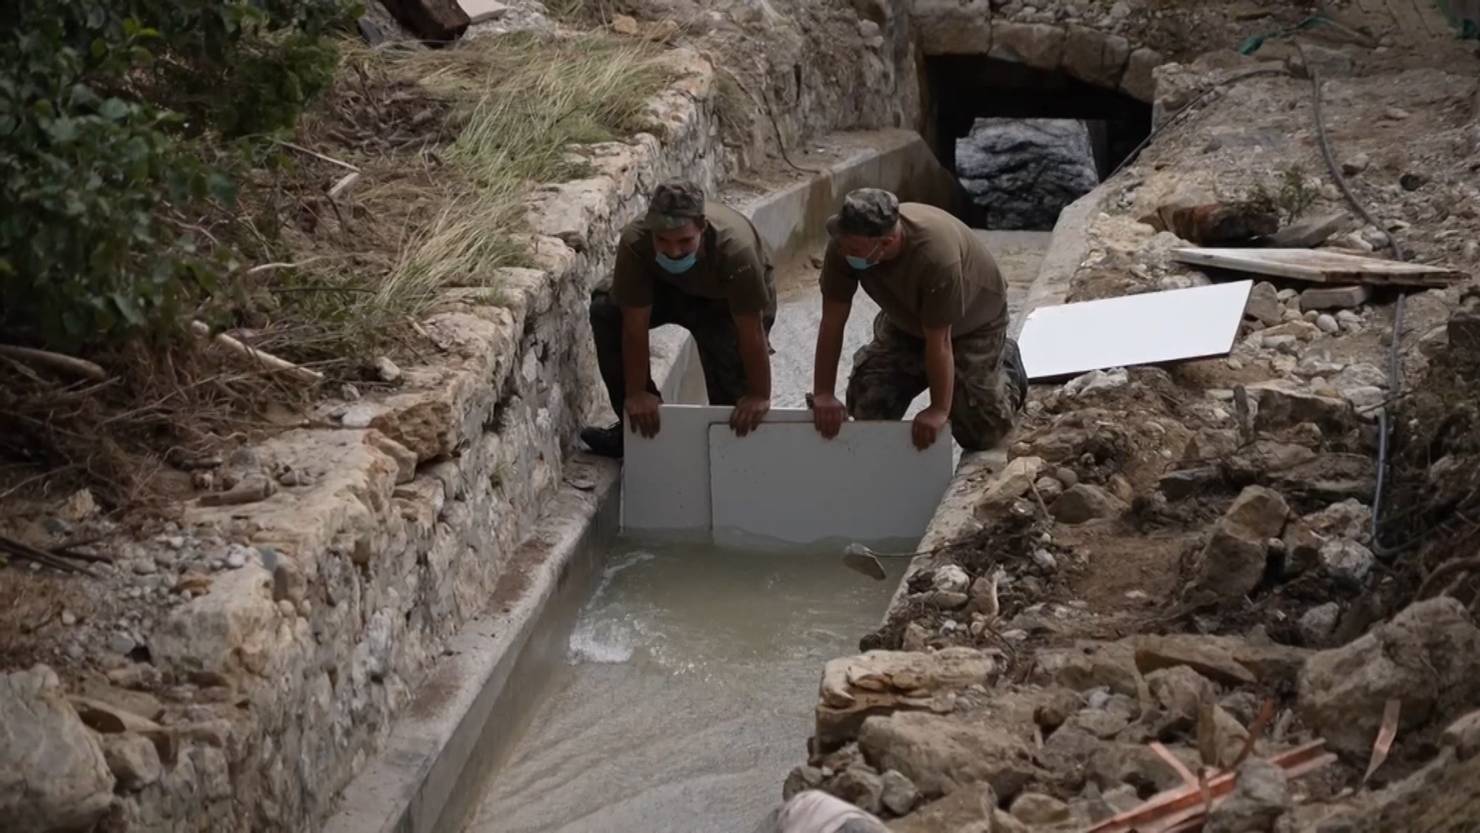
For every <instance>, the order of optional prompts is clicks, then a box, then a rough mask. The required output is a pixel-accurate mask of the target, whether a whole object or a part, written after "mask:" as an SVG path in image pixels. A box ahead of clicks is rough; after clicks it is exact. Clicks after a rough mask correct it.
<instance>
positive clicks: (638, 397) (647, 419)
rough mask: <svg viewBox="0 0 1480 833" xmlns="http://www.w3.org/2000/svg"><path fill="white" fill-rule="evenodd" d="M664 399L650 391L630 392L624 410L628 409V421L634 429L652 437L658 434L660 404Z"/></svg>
mask: <svg viewBox="0 0 1480 833" xmlns="http://www.w3.org/2000/svg"><path fill="white" fill-rule="evenodd" d="M662 404H663V400H661V399H659V398H658V397H657V396H654V395H653V394H652V393H649V392H648V391H640V392H638V393H634V394H629V395H628V397H627V403H626V406H625V408H624V410H626V411H627V422H628V424H630V425H631V426H632V430H634V431H636V432H637V433H639V434H641V435H643V436H644V437H648V438H652V437H656V436H657V435H658V406H660V405H662Z"/></svg>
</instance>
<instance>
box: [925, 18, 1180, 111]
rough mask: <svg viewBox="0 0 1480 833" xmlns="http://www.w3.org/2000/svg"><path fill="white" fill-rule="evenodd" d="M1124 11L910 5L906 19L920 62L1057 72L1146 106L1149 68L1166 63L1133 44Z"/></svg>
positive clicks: (1150, 91)
mask: <svg viewBox="0 0 1480 833" xmlns="http://www.w3.org/2000/svg"><path fill="white" fill-rule="evenodd" d="M1127 8H1128V9H1129V7H1127ZM1130 14H1132V12H1130V11H1127V12H1126V13H1125V14H1118V15H1117V14H1115V13H1113V12H1105V13H1103V14H1099V13H1096V11H1095V10H1094V9H1092V8H1091V7H1090V5H1089V4H1086V5H1085V8H1082V9H1076V8H1074V7H1073V6H1072V5H1071V4H1045V7H1044V8H1042V9H1039V8H1036V7H1032V6H1021V5H1020V4H1017V3H1008V4H1005V5H1004V4H1002V3H1000V2H996V0H992V2H988V0H914V5H913V7H912V9H911V20H912V24H913V31H914V32H915V34H916V37H917V38H918V40H919V44H920V49H921V51H922V52H923V53H924V54H925V55H926V56H927V57H928V56H931V55H983V56H986V57H989V58H993V59H996V60H1001V61H1009V62H1012V63H1018V64H1023V65H1025V66H1028V67H1031V68H1033V69H1039V70H1045V71H1049V72H1063V73H1065V74H1067V75H1068V76H1070V77H1071V78H1075V79H1077V80H1079V81H1083V82H1085V83H1087V84H1093V85H1094V86H1096V87H1103V88H1104V89H1107V90H1111V91H1119V92H1122V93H1125V94H1126V95H1128V96H1131V97H1132V98H1135V99H1137V100H1140V101H1144V102H1148V103H1149V102H1150V101H1151V99H1152V95H1153V93H1154V85H1153V83H1152V78H1151V71H1152V70H1153V69H1154V68H1155V67H1156V66H1157V65H1159V64H1161V63H1163V61H1164V60H1165V58H1164V57H1163V56H1162V54H1161V53H1160V52H1158V51H1157V50H1155V49H1152V48H1150V47H1149V46H1147V45H1145V44H1139V43H1136V42H1135V39H1134V36H1133V30H1132V28H1131V27H1130V26H1129V25H1127V24H1128V23H1129V22H1131V20H1130V18H1129V17H1128V15H1130Z"/></svg>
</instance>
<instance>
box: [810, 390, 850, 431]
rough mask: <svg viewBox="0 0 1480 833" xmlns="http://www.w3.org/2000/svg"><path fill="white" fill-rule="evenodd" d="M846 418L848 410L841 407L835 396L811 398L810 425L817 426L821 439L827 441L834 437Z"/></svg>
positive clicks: (827, 395)
mask: <svg viewBox="0 0 1480 833" xmlns="http://www.w3.org/2000/svg"><path fill="white" fill-rule="evenodd" d="M847 418H848V409H847V408H844V407H843V403H842V402H839V401H838V398H837V397H836V396H834V395H832V394H830V393H822V394H816V395H814V396H813V397H812V424H813V425H815V426H817V431H818V433H820V434H822V436H823V437H825V438H827V439H829V440H830V439H832V438H833V437H836V436H837V435H838V431H840V430H842V428H843V421H844V420H846V419H847Z"/></svg>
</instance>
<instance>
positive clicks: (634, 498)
mask: <svg viewBox="0 0 1480 833" xmlns="http://www.w3.org/2000/svg"><path fill="white" fill-rule="evenodd" d="M732 410H734V409H733V408H731V407H730V406H728V405H718V406H715V405H664V406H663V407H662V409H661V410H660V412H659V414H658V420H659V425H660V428H659V430H658V436H656V437H653V438H651V439H648V438H646V437H643V436H642V435H641V434H635V433H633V432H632V431H631V429H630V428H627V429H625V430H627V437H626V447H625V449H624V451H625V453H624V459H623V461H622V528H623V529H624V530H629V531H633V532H704V531H707V530H708V529H709V525H710V517H709V427H710V426H711V425H718V426H719V427H721V428H723V430H724V433H726V434H730V435H731V436H732V437H733V436H734V434H733V432H732V431H731V430H730V427H729V421H730V411H732ZM811 421H812V412H811V411H809V410H807V409H805V408H773V409H772V410H771V412H770V413H769V414H767V415H766V425H763V426H762V428H761V430H762V431H764V430H766V427H768V426H769V425H771V424H772V423H786V422H793V423H795V422H806V423H809V424H810V423H811Z"/></svg>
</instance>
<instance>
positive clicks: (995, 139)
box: [956, 118, 1100, 229]
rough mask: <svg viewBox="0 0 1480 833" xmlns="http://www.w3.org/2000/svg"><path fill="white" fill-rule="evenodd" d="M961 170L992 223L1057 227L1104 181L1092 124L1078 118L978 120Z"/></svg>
mask: <svg viewBox="0 0 1480 833" xmlns="http://www.w3.org/2000/svg"><path fill="white" fill-rule="evenodd" d="M956 170H957V173H958V174H959V175H960V177H961V184H962V185H963V186H965V188H966V190H967V191H968V192H970V194H971V196H972V199H973V200H974V201H975V202H976V204H977V205H979V206H981V207H982V208H984V209H986V213H987V222H988V223H989V224H990V226H991V227H992V228H1001V229H1043V228H1052V227H1053V224H1054V221H1056V220H1057V219H1058V216H1059V212H1060V211H1062V210H1063V209H1064V207H1065V206H1067V205H1068V204H1069V203H1071V202H1073V201H1075V200H1077V199H1079V198H1080V197H1081V196H1083V195H1085V194H1087V193H1089V191H1090V190H1092V189H1093V188H1094V187H1095V186H1096V185H1098V184H1099V183H1100V177H1099V172H1098V170H1097V169H1096V167H1095V156H1094V150H1093V148H1092V147H1091V145H1090V138H1089V128H1088V127H1086V126H1085V124H1084V122H1082V121H1078V120H1076V119H995V118H994V119H977V120H976V123H975V124H974V125H973V126H972V129H971V134H970V135H969V136H966V137H965V138H962V139H959V140H957V142H956Z"/></svg>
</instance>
